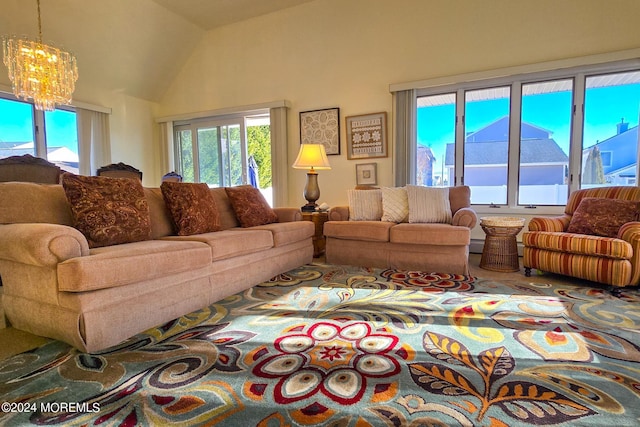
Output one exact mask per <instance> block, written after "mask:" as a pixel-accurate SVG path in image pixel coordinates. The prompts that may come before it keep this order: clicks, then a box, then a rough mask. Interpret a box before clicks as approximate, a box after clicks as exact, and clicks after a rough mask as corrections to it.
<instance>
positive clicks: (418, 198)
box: [407, 185, 452, 224]
mask: <svg viewBox="0 0 640 427" xmlns="http://www.w3.org/2000/svg"><path fill="white" fill-rule="evenodd" d="M407 198H408V199H409V222H411V223H423V222H427V223H434V222H435V223H438V222H439V223H446V224H451V217H452V214H451V205H450V202H449V188H446V187H445V188H433V187H422V186H418V185H407Z"/></svg>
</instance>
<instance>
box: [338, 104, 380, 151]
mask: <svg viewBox="0 0 640 427" xmlns="http://www.w3.org/2000/svg"><path fill="white" fill-rule="evenodd" d="M345 121H346V125H347V158H348V159H349V160H357V159H373V158H376V157H387V155H388V154H387V113H386V112H382V113H372V114H364V115H360V116H350V117H346V118H345Z"/></svg>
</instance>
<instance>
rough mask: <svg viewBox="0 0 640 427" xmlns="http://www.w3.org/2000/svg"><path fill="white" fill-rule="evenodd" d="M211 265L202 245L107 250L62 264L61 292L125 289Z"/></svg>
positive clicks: (152, 243)
mask: <svg viewBox="0 0 640 427" xmlns="http://www.w3.org/2000/svg"><path fill="white" fill-rule="evenodd" d="M112 179H122V180H123V181H124V180H128V181H134V180H132V179H127V178H112ZM176 254H180V256H176ZM210 264H211V249H210V248H209V247H208V246H207V245H204V244H202V243H200V242H172V241H166V240H148V241H144V242H136V243H127V244H122V245H114V246H105V247H101V248H95V249H91V251H90V255H89V256H82V257H77V258H73V259H70V260H67V261H64V262H62V263H60V264H59V265H58V290H59V291H67V292H83V291H91V290H95V289H104V288H111V287H116V286H124V285H128V284H131V283H137V282H141V281H146V280H152V279H154V278H159V277H165V276H167V275H169V274H175V273H181V272H184V271H190V270H195V269H198V268H204V267H207V266H209V265H210ZM178 292H179V291H178Z"/></svg>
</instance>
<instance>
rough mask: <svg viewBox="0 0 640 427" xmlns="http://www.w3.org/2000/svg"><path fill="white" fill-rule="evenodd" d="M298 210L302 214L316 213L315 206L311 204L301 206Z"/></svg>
mask: <svg viewBox="0 0 640 427" xmlns="http://www.w3.org/2000/svg"><path fill="white" fill-rule="evenodd" d="M300 210H301V211H302V212H315V211H316V204H315V203H313V204H311V203H307V204H306V205H304V206H302V207H301V208H300Z"/></svg>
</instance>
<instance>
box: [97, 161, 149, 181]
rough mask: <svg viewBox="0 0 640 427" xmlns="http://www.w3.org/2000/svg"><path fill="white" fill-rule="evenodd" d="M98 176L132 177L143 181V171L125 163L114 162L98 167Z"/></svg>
mask: <svg viewBox="0 0 640 427" xmlns="http://www.w3.org/2000/svg"><path fill="white" fill-rule="evenodd" d="M98 176H106V177H109V178H130V179H139V180H140V181H142V171H140V170H138V169H136V168H134V167H133V166H130V165H127V164H125V163H122V162H120V163H112V164H110V165H106V166H102V167H101V168H100V169H98Z"/></svg>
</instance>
